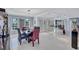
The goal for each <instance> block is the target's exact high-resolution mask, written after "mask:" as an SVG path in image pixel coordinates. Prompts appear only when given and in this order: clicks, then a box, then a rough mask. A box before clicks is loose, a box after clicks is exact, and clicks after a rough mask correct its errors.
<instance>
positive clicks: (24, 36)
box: [17, 28, 27, 45]
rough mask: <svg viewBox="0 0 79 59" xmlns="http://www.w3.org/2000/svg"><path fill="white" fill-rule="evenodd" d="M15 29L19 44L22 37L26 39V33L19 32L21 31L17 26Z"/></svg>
mask: <svg viewBox="0 0 79 59" xmlns="http://www.w3.org/2000/svg"><path fill="white" fill-rule="evenodd" d="M17 31H18V41H19V43H20V45H21V41H22V39H26V40H27V35H26V34H21V31H20V29H19V28H17Z"/></svg>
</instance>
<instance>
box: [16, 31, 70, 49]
mask: <svg viewBox="0 0 79 59" xmlns="http://www.w3.org/2000/svg"><path fill="white" fill-rule="evenodd" d="M17 49H18V50H72V48H71V46H70V42H69V41H68V39H67V40H66V38H65V36H63V35H62V36H61V37H60V36H58V35H57V34H55V33H54V32H47V33H40V44H39V45H38V43H37V42H35V46H34V47H32V44H31V43H29V44H28V43H27V42H26V41H25V40H24V41H23V43H22V45H20V46H18V47H17Z"/></svg>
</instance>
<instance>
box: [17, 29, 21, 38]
mask: <svg viewBox="0 0 79 59" xmlns="http://www.w3.org/2000/svg"><path fill="white" fill-rule="evenodd" d="M17 31H18V36H19V37H21V32H20V29H19V28H17Z"/></svg>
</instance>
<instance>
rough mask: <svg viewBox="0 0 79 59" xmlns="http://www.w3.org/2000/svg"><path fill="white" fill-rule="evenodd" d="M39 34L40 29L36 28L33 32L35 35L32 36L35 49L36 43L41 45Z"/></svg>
mask: <svg viewBox="0 0 79 59" xmlns="http://www.w3.org/2000/svg"><path fill="white" fill-rule="evenodd" d="M39 32H40V27H35V28H34V30H33V35H32V46H33V47H34V42H35V41H36V40H38V44H39Z"/></svg>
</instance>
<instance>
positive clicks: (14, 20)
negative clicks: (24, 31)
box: [12, 18, 18, 30]
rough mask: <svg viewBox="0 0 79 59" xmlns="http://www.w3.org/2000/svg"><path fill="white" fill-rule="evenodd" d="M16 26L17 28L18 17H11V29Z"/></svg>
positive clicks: (14, 28)
mask: <svg viewBox="0 0 79 59" xmlns="http://www.w3.org/2000/svg"><path fill="white" fill-rule="evenodd" d="M16 28H18V19H16V18H15V19H13V20H12V29H13V30H16Z"/></svg>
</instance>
